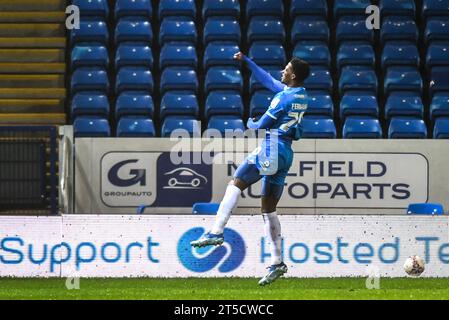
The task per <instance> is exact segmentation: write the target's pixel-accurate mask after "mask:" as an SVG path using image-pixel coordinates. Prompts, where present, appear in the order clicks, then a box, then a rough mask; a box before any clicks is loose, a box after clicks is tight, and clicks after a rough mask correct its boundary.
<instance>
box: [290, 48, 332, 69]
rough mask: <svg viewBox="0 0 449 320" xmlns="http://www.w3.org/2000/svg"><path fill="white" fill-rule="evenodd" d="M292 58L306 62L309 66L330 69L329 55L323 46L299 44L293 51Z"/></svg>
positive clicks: (327, 49)
mask: <svg viewBox="0 0 449 320" xmlns="http://www.w3.org/2000/svg"><path fill="white" fill-rule="evenodd" d="M293 56H294V57H298V58H301V59H303V60H305V61H307V62H308V63H309V64H311V65H321V66H325V67H328V68H330V66H331V54H330V52H329V47H328V46H327V45H324V44H313V43H308V42H300V43H298V44H297V45H296V46H295V48H294V49H293Z"/></svg>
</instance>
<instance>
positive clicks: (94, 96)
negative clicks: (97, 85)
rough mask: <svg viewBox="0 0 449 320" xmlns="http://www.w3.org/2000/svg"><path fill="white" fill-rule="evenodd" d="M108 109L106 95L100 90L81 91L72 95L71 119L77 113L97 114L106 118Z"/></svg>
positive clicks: (77, 114)
mask: <svg viewBox="0 0 449 320" xmlns="http://www.w3.org/2000/svg"><path fill="white" fill-rule="evenodd" d="M109 110H110V106H109V101H108V97H107V96H106V95H105V94H104V93H102V92H89V91H84V92H83V91H82V92H79V93H77V94H75V95H74V96H73V99H72V104H71V116H72V119H73V118H74V117H76V116H79V115H98V116H103V117H105V118H108V117H109Z"/></svg>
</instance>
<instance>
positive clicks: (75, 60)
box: [70, 44, 109, 70]
mask: <svg viewBox="0 0 449 320" xmlns="http://www.w3.org/2000/svg"><path fill="white" fill-rule="evenodd" d="M70 64H71V69H72V70H74V69H76V68H78V67H100V68H104V69H107V68H108V67H109V53H108V50H107V49H106V47H105V46H98V45H93V46H91V45H87V44H77V45H76V46H75V47H74V48H73V49H72V58H71V62H70Z"/></svg>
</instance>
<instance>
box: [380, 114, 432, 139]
mask: <svg viewBox="0 0 449 320" xmlns="http://www.w3.org/2000/svg"><path fill="white" fill-rule="evenodd" d="M388 138H389V139H426V138H427V127H426V124H425V123H424V121H423V120H421V119H413V118H405V117H394V118H392V119H391V121H390V127H389V128H388Z"/></svg>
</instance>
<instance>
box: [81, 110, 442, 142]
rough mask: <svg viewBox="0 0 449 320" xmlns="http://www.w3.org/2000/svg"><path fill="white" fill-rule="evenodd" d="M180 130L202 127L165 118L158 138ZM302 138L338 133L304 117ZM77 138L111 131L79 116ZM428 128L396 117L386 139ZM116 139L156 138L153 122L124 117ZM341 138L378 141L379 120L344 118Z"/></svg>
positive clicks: (213, 124) (231, 126) (229, 124)
mask: <svg viewBox="0 0 449 320" xmlns="http://www.w3.org/2000/svg"><path fill="white" fill-rule="evenodd" d="M177 129H182V130H184V132H188V134H189V135H191V136H192V135H196V136H198V135H201V126H200V124H199V123H198V121H197V120H196V119H195V118H191V117H168V118H166V119H165V121H164V122H163V124H162V127H161V137H169V136H170V135H171V134H175V133H176V132H175V130H177ZM207 129H209V130H214V131H213V132H212V131H208V132H206V135H207V136H211V135H214V136H216V137H217V134H221V135H223V136H226V134H227V132H228V131H230V130H231V131H244V130H245V126H244V124H243V121H242V119H241V118H238V117H233V116H214V117H211V118H210V120H209V122H208V126H207ZM301 130H302V138H305V139H307V138H313V139H333V138H336V137H337V130H336V127H335V124H334V121H333V120H332V119H324V118H315V117H311V116H308V117H305V118H304V119H303V120H302V122H301ZM74 132H75V136H76V137H109V136H111V129H110V126H109V123H108V121H107V120H106V119H105V118H99V117H87V116H84V117H78V118H77V119H76V120H75V122H74ZM427 134H428V132H427V127H426V125H425V123H424V121H422V120H418V119H412V118H406V117H397V118H393V119H392V120H391V123H390V125H389V128H388V138H389V139H425V138H427ZM117 136H118V137H155V136H156V130H155V127H154V124H153V121H152V120H151V119H150V118H145V117H123V118H121V119H120V121H119V122H118V125H117ZM342 136H343V138H345V139H357V138H362V139H379V138H382V136H383V133H382V128H381V125H380V123H379V120H377V119H372V118H363V117H350V118H348V119H346V121H345V123H344V126H343V131H342ZM433 138H435V139H448V138H449V118H439V119H438V120H437V121H436V123H435V125H434V129H433Z"/></svg>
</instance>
